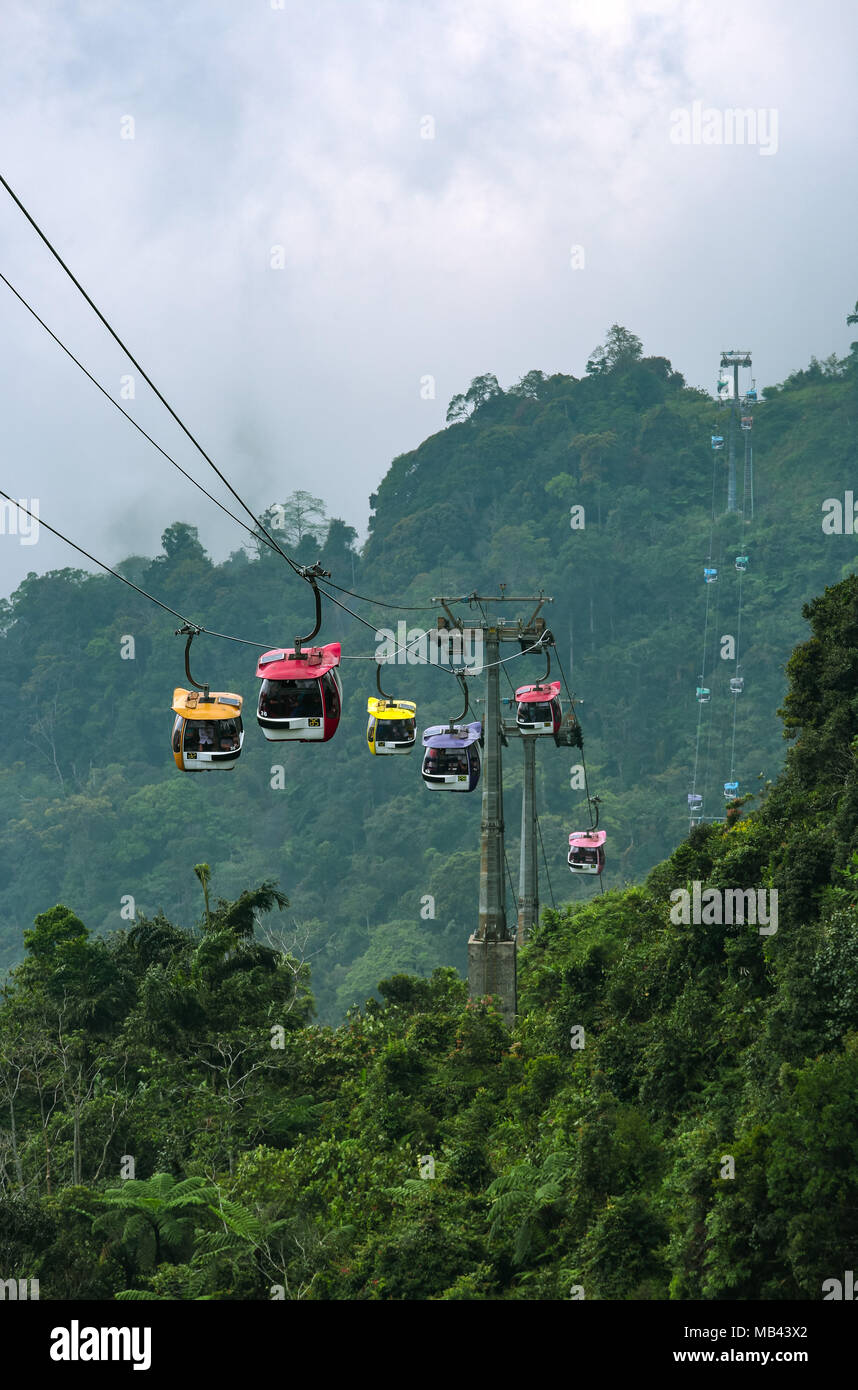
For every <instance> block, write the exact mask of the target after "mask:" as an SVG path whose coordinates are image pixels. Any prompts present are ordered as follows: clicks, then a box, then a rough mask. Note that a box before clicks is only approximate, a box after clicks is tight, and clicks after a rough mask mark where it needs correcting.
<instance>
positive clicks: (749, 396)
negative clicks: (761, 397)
mask: <svg viewBox="0 0 858 1390" xmlns="http://www.w3.org/2000/svg"><path fill="white" fill-rule="evenodd" d="M756 399H757V386H756V383H755V382H753V381H752V382H751V384H750V386H749V387H748V389H747V391H746V392H745V400H746V401H755V400H756Z"/></svg>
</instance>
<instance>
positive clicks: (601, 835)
mask: <svg viewBox="0 0 858 1390" xmlns="http://www.w3.org/2000/svg"><path fill="white" fill-rule="evenodd" d="M606 839H607V836H606V834H605V831H604V830H576V831H573V832H572V834H571V835H570V836H569V855H568V857H567V860H566V862H567V864H568V865H569V868H570V869H571V870H572V873H573V874H600V873H601V872H602V870H603V869H604V867H605V850H604V848H603V846H604V844H605V840H606Z"/></svg>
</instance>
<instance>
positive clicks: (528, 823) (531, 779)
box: [516, 734, 539, 946]
mask: <svg viewBox="0 0 858 1390" xmlns="http://www.w3.org/2000/svg"><path fill="white" fill-rule="evenodd" d="M521 742H522V752H523V754H524V781H523V784H522V790H521V861H520V868H519V875H518V929H517V932H516V937H517V940H518V944H519V946H523V945H524V943H525V941H527V939H528V937H529V936H530V933H531V932H532V931H533V928H534V927H535V926H536V923H537V922H538V920H539V865H538V861H537V856H536V848H537V847H536V836H537V831H536V797H535V791H536V743H537V739H536V737H535V736H528V735H526V734H525V735H523V736H522V740H521Z"/></svg>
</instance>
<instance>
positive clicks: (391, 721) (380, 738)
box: [366, 664, 417, 757]
mask: <svg viewBox="0 0 858 1390" xmlns="http://www.w3.org/2000/svg"><path fill="white" fill-rule="evenodd" d="M375 683H376V685H377V686H378V695H379V696H380V697H381V698H380V699H379V698H378V697H377V696H375V695H370V697H369V699H368V700H367V702H366V712H367V714H368V715H369V719H368V720H367V725H366V741H367V744H368V746H369V751H370V753H372V754H373V755H374V756H375V757H382V756H385V757H386V756H387V755H388V754H390V753H410V752H411V750H412V748H413V747H414V745H415V743H416V742H417V719H416V715H417V706H416V705H415V703H414V701H413V700H394V698H393V696H392V695H388V694H387V691H386V690H382V688H381V666H379V665H378V664H376V668H375Z"/></svg>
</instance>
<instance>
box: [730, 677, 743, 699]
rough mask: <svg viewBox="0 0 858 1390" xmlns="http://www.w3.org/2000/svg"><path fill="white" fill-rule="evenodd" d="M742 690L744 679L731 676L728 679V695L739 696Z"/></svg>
mask: <svg viewBox="0 0 858 1390" xmlns="http://www.w3.org/2000/svg"><path fill="white" fill-rule="evenodd" d="M744 689H745V677H744V676H731V677H730V694H731V695H741V693H742V691H743V690H744Z"/></svg>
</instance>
